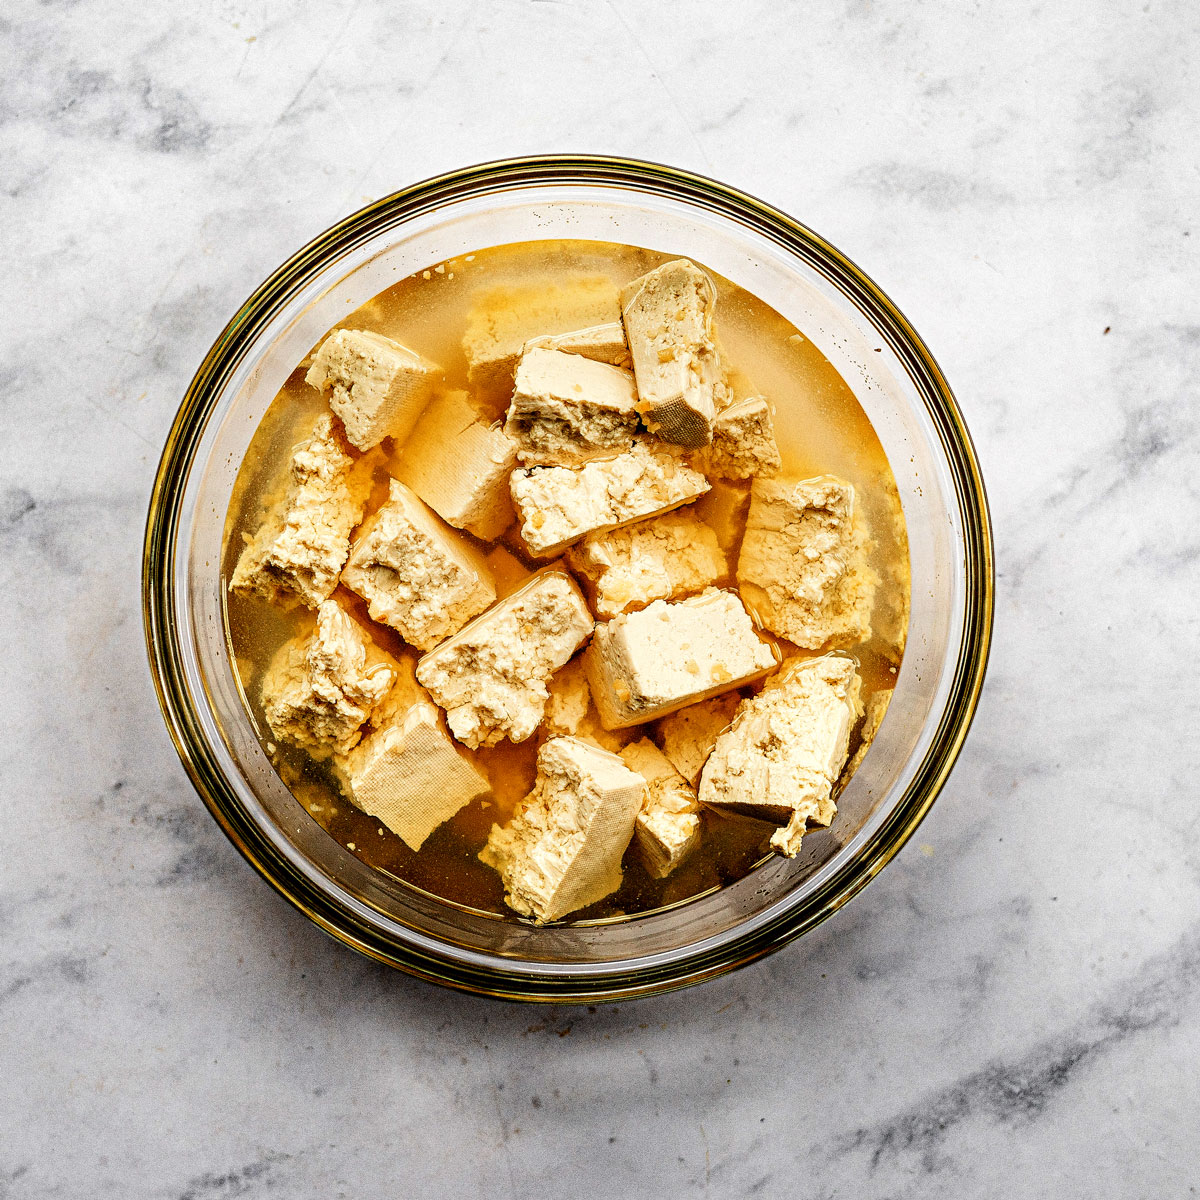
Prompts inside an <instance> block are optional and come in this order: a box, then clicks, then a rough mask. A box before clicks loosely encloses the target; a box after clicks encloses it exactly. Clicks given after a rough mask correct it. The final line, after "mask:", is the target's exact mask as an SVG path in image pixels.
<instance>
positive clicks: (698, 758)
mask: <svg viewBox="0 0 1200 1200" xmlns="http://www.w3.org/2000/svg"><path fill="white" fill-rule="evenodd" d="M741 702H742V697H741V695H740V694H739V693H737V692H726V693H725V694H724V695H723V696H713V697H712V699H711V700H701V701H700V703H699V704H689V705H688V707H687V708H681V709H679V710H678V711H677V712H673V713H671V715H670V716H669V717H663V719H662V720H661V721H659V723H658V729H657V733H658V739H659V743H660V744H661V745H662V752H663V754H665V755H666V756H667V758H668V759H669V760H670V761H671V763H672V765H673V766H674V767H675V769H676V770H677V771H678V772H679V773H680V775H682V776H683V777H684V779H686V780H687V781H688V783H690V784H691V785H692V787H695V786H696V784H698V783H699V782H700V772H701V770H703V768H704V764H705V763H706V762H707V761H708V756H709V755H710V754H711V753H712V748H713V747H714V746H715V745H716V744H717V738H718V737H719V736H720V735H721V734H722V733H724V732H725V730H726V729H728V728H729V726H730V724H731V723H732V722H733V714H734V713H735V712H736V711H737V706H738V705H739V704H741Z"/></svg>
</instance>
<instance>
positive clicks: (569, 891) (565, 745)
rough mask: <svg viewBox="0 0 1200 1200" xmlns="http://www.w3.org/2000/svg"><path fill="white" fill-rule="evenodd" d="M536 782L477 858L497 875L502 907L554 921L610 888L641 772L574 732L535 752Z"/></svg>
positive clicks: (629, 833) (637, 804) (636, 808)
mask: <svg viewBox="0 0 1200 1200" xmlns="http://www.w3.org/2000/svg"><path fill="white" fill-rule="evenodd" d="M537 767H538V773H537V782H536V783H535V785H534V788H533V791H532V792H530V793H529V795H528V796H526V797H525V799H524V800H522V801H521V803H520V805H519V806H518V808H517V811H516V813H515V815H514V816H513V819H512V820H511V821H510V822H509V823H508V824H507V825H505V826H503V827H501V826H495V827H494V828H493V829H492V832H491V835H490V836H489V838H488V841H487V845H486V846H485V847H484V848H483V849H482V850H481V851H480V852H479V857H480V859H481V860H482V861H483V862H485V863H487V865H488V866H490V867H495V869H496V870H497V871H499V872H500V876H501V878H502V879H503V880H504V893H505V895H504V899H505V901H506V902H507V903H508V905H509V907H510V908H512V909H514V910H515V911H516V912H519V913H521V914H522V915H523V916H527V917H533V918H534V919H535V920H536V921H538V922H542V921H556V920H558V919H559V918H560V917H564V916H566V915H567V914H568V913H572V912H576V911H578V910H579V909H581V908H586V907H587V906H588V905H589V904H595V903H596V901H597V900H603V899H604V897H605V896H610V895H612V893H613V892H615V891H616V890H617V888H619V887H620V886H621V877H622V876H621V859H622V857H623V856H624V854H625V850H626V848H627V847H628V846H629V842H630V839H631V838H632V837H633V829H634V823H635V821H636V820H637V816H638V813H639V812H640V810H641V807H642V796H643V794H644V792H645V788H646V784H645V780H644V779H643V778H642V777H641V776H640V775H638V774H637V773H636V772H634V771H631V770H630V769H629V768H628V767H627V766H626V765H625V764H624V763H623V762H622V761H621V759H620V758H618V757H617V756H616V755H615V754H610V753H609V752H608V751H607V750H601V749H600V748H599V747H598V746H593V745H590V744H589V743H587V742H583V741H580V740H578V739H577V738H570V737H561V738H551V739H550V740H549V741H548V742H546V744H545V745H544V746H543V747H542V748H541V750H540V751H539V752H538V760H537Z"/></svg>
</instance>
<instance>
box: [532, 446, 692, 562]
mask: <svg viewBox="0 0 1200 1200" xmlns="http://www.w3.org/2000/svg"><path fill="white" fill-rule="evenodd" d="M510 487H511V489H512V497H513V501H514V503H515V504H516V506H517V515H518V517H519V518H520V520H521V537H522V538H523V539H524V541H525V545H526V546H527V547H528V548H529V552H530V553H531V554H533V555H534V556H535V557H536V558H545V557H548V556H549V555H552V554H556V553H558V551H560V550H562V549H563V548H564V547H566V546H569V545H570V544H571V543H572V542H577V541H579V539H580V538H582V537H586V536H587V535H588V534H589V533H598V532H601V531H603V530H606V529H617V528H619V527H620V526H622V525H629V524H631V523H632V522H634V521H640V520H641V519H642V518H644V517H653V516H658V515H659V514H661V513H665V512H670V510H671V509H673V508H678V507H679V506H680V505H681V504H687V503H688V502H689V501H691V500H694V499H696V497H697V496H702V495H703V494H704V493H705V492H706V491H708V481H707V480H706V479H705V478H704V476H703V475H701V474H700V473H699V472H698V471H693V470H692V469H691V468H690V467H688V466H687V465H686V464H684V463H682V462H681V461H680V460H679V458H678V457H677V456H676V455H675V454H673V453H671V452H670V451H669V450H666V449H661V448H658V447H655V446H652V445H651V444H649V443H648V442H645V441H637V442H634V445H633V449H632V450H630V451H629V452H628V453H627V454H618V455H617V456H616V457H615V458H609V459H605V460H603V461H600V462H589V463H585V464H584V465H583V466H582V467H580V468H578V469H577V470H571V469H570V468H568V467H531V468H528V469H526V470H517V471H514V472H513V473H512V479H511V480H510Z"/></svg>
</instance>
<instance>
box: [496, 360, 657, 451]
mask: <svg viewBox="0 0 1200 1200" xmlns="http://www.w3.org/2000/svg"><path fill="white" fill-rule="evenodd" d="M635 404H637V390H636V389H635V388H634V386H633V376H632V375H631V374H630V373H629V372H628V371H626V370H624V369H623V368H621V367H611V366H609V365H608V364H607V363H601V362H593V361H592V360H591V359H589V358H583V357H581V356H580V355H578V354H564V353H562V351H560V350H538V349H534V350H526V351H525V353H524V354H522V355H521V361H520V363H519V364H518V366H517V375H516V383H515V385H514V388H513V397H512V403H511V404H510V405H509V409H508V419H507V420H506V421H505V424H504V432H505V433H506V434H508V436H509V437H510V438H511V439H512V440H513V441H514V442H516V444H517V457H518V458H519V459H520V460H521V462H522V463H524V464H525V466H527V467H529V466H558V467H571V466H578V465H579V464H580V463H584V462H587V461H588V460H589V459H591V458H596V457H600V456H612V455H613V454H617V453H621V452H623V451H627V450H628V449H629V448H630V447H631V446H632V445H633V435H634V433H635V431H636V430H637V427H638V414H637V412H636V410H635V408H634V405H635Z"/></svg>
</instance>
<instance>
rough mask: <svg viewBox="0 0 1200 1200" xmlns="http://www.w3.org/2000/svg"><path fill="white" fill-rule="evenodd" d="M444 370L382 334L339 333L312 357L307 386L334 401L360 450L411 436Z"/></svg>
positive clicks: (340, 330)
mask: <svg viewBox="0 0 1200 1200" xmlns="http://www.w3.org/2000/svg"><path fill="white" fill-rule="evenodd" d="M441 374H442V369H441V367H438V366H436V365H435V364H434V363H431V362H429V361H427V360H426V359H424V358H422V357H421V356H420V355H419V354H417V353H415V352H414V351H412V350H410V349H409V348H408V347H407V346H402V345H400V343H399V342H393V341H392V339H391V338H387V337H384V336H383V334H381V333H367V332H366V331H365V330H359V329H338V330H335V331H334V332H333V333H331V334H330V335H329V336H328V337H327V338H326V339H325V341H324V342H322V343H321V348H320V349H319V350H318V351H317V353H316V354H315V355H314V356H313V362H312V366H311V367H309V368H308V373H307V374H306V375H305V376H304V381H305V383H308V384H310V385H311V386H312V387H315V388H316V389H317V391H319V392H321V393H322V394H325V395H327V396H328V397H329V407H330V408H332V409H333V411H334V412H335V413H337V415H338V416H339V417H341V419H342V424H343V425H344V426H345V427H346V440H347V441H348V442H349V443H350V445H352V446H357V447H358V449H359V450H370V449H371V447H372V446H378V445H379V443H380V442H382V441H383V439H384V438H385V437H393V438H395V439H396V440H397V441H403V440H404V439H405V438H406V437H408V435H409V433H411V432H412V427H413V426H414V425H415V424H416V423H417V418H418V417H419V416H420V415H421V411H422V409H424V407H425V405H426V404H427V403H428V401H429V398H430V396H432V395H433V389H434V387H435V386H436V384H437V382H438V380H439V378H440V377H441Z"/></svg>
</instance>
